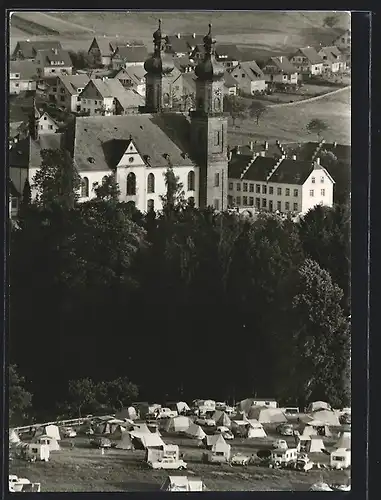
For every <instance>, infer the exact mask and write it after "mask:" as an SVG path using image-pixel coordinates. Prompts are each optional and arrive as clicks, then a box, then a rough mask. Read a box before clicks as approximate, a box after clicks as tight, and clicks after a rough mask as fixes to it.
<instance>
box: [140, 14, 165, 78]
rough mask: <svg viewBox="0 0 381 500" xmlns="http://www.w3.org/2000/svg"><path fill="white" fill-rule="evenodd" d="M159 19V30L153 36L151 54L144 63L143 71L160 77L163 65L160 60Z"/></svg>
mask: <svg viewBox="0 0 381 500" xmlns="http://www.w3.org/2000/svg"><path fill="white" fill-rule="evenodd" d="M161 40H162V37H161V19H159V28H158V29H157V30H156V31H155V33H154V34H153V45H154V52H153V54H152V55H151V56H150V57H149V58H148V59H147V60H146V61H145V63H144V69H145V70H146V71H147V73H151V74H155V75H161V74H162V72H163V64H162V60H161Z"/></svg>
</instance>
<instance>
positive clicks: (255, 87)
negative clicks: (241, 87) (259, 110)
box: [250, 79, 267, 94]
mask: <svg viewBox="0 0 381 500" xmlns="http://www.w3.org/2000/svg"><path fill="white" fill-rule="evenodd" d="M266 89H267V83H266V81H265V80H264V79H263V80H254V81H251V82H250V94H254V92H264V91H265V90H266Z"/></svg>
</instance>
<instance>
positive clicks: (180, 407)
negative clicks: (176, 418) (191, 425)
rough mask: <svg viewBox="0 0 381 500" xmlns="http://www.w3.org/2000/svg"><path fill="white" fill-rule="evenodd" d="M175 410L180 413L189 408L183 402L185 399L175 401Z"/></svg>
mask: <svg viewBox="0 0 381 500" xmlns="http://www.w3.org/2000/svg"><path fill="white" fill-rule="evenodd" d="M176 410H177V413H178V414H180V413H184V412H186V411H189V410H190V408H189V406H188V405H187V403H185V401H178V402H177V403H176Z"/></svg>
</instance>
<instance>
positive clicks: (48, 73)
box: [39, 66, 73, 77]
mask: <svg viewBox="0 0 381 500" xmlns="http://www.w3.org/2000/svg"><path fill="white" fill-rule="evenodd" d="M39 73H40V75H41V76H42V77H52V76H57V75H60V74H61V75H71V74H72V73H73V68H72V67H71V66H66V67H65V66H45V67H43V68H39Z"/></svg>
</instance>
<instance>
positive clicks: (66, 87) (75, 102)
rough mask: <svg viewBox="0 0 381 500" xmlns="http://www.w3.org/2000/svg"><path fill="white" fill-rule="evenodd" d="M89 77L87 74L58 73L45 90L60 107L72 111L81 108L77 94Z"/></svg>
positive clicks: (76, 111) (77, 110)
mask: <svg viewBox="0 0 381 500" xmlns="http://www.w3.org/2000/svg"><path fill="white" fill-rule="evenodd" d="M89 81H90V78H89V77H88V76H87V75H84V74H83V75H60V76H59V77H58V78H57V79H56V80H54V81H53V82H52V83H51V85H50V86H49V89H48V91H47V93H48V95H49V99H50V100H51V101H54V102H56V103H57V105H58V106H59V107H60V108H63V109H65V110H66V111H69V112H72V113H78V112H79V111H80V110H81V100H80V97H79V95H80V94H81V92H82V90H83V89H84V88H85V87H86V85H87V83H88V82H89Z"/></svg>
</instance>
